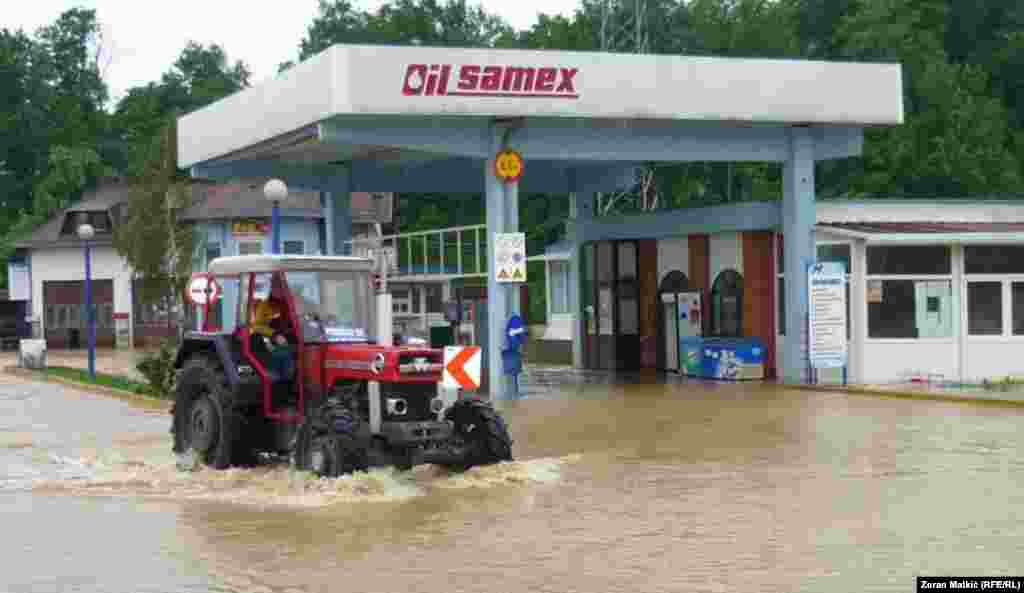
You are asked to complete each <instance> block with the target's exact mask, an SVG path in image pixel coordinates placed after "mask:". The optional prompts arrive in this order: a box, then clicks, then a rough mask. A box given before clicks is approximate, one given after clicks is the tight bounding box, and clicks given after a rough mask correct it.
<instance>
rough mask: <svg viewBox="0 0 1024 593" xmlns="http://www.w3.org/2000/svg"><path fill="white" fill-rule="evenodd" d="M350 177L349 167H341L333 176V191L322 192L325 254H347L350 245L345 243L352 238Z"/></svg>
mask: <svg viewBox="0 0 1024 593" xmlns="http://www.w3.org/2000/svg"><path fill="white" fill-rule="evenodd" d="M351 186H352V177H351V173H350V171H349V168H348V167H347V166H346V167H342V168H339V169H338V172H337V173H336V174H335V175H334V176H333V183H331V187H340V188H344V189H337V190H335V191H330V192H324V197H323V203H324V232H325V234H326V235H327V237H326V239H327V241H326V242H327V255H349V254H350V253H351V251H350V249H349V248H350V246H349V245H347V244H346V243H345V241H348V240H350V239H351V238H352V199H351V192H350V189H349V188H351Z"/></svg>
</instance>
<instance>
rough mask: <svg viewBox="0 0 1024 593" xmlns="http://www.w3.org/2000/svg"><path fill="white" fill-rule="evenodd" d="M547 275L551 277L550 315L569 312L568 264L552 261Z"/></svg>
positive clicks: (549, 263)
mask: <svg viewBox="0 0 1024 593" xmlns="http://www.w3.org/2000/svg"><path fill="white" fill-rule="evenodd" d="M548 266H550V269H549V274H550V277H551V287H550V293H551V313H552V314H554V315H560V314H564V313H568V312H569V262H564V261H552V262H548Z"/></svg>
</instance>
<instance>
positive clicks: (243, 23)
mask: <svg viewBox="0 0 1024 593" xmlns="http://www.w3.org/2000/svg"><path fill="white" fill-rule="evenodd" d="M2 1H3V4H4V8H3V16H2V17H0V27H5V28H8V29H24V30H25V31H26V32H27V33H34V32H35V30H36V29H37V28H38V27H40V26H43V25H46V24H48V23H51V22H53V21H54V20H56V18H57V17H58V16H59V15H60V13H61V12H63V11H65V10H67V9H69V8H73V7H76V6H78V7H83V8H93V9H95V10H96V14H97V17H98V18H99V20H100V22H101V23H102V25H103V27H104V36H105V38H106V39H105V46H106V47H107V49H108V50H109V54H108V55H109V60H108V63H107V66H106V71H105V79H106V81H107V85H108V86H109V88H110V92H111V96H112V98H114V99H117V98H118V97H120V96H121V95H122V94H123V93H124V91H125V89H128V88H131V87H133V86H136V85H142V84H146V83H147V82H150V81H153V80H158V79H159V78H160V75H161V74H163V72H164V71H166V70H167V69H168V68H170V66H171V63H172V62H173V61H174V60H175V59H176V58H177V56H178V54H179V53H180V52H181V49H182V48H183V47H184V46H185V43H186V42H187V41H188V40H194V41H197V42H199V43H218V44H220V45H221V46H222V47H223V48H224V50H225V51H226V52H227V54H228V59H229V60H231V62H232V63H233V62H234V61H235V60H243V61H245V63H246V64H248V66H249V69H250V70H251V71H252V73H253V76H252V82H253V83H257V82H259V81H260V80H262V79H264V78H267V77H270V76H273V75H274V74H275V73H276V72H277V65H278V64H279V63H281V62H284V61H286V60H293V59H295V58H296V57H297V56H298V53H299V41H300V40H301V39H302V37H303V35H304V34H305V31H306V27H307V26H308V25H309V23H311V22H312V20H313V18H314V17H315V16H316V13H317V0H286V1H284V2H259V1H255V2H254V1H252V0H248V1H244V2H243V1H241V0H175V1H173V2H162V1H156V0H80V1H77V2H69V1H66V0H65V1H61V0H20V1H19V0H2ZM381 3H382V2H381V0H353V4H355V5H356V6H358V7H361V8H364V9H371V10H372V9H376V8H377V7H378V6H379V5H380V4H381ZM470 4H482V5H483V7H484V10H487V11H488V12H490V13H492V14H497V15H499V16H502V17H504V18H505V20H506V21H508V22H509V23H511V24H512V26H513V27H515V28H517V29H525V28H527V27H529V26H530V25H531V24H533V23H534V22H535V20H536V16H537V12H538V11H544V12H545V13H547V14H565V15H569V14H571V13H572V11H573V10H574V9H575V8H576V6H577V5H578V0H483V1H482V2H480V1H479V0H470Z"/></svg>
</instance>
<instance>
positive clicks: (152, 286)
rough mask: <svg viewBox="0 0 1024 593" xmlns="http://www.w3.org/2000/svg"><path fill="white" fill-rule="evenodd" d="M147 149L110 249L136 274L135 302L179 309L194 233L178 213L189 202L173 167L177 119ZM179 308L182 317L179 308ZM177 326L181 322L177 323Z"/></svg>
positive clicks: (169, 120) (185, 187)
mask: <svg viewBox="0 0 1024 593" xmlns="http://www.w3.org/2000/svg"><path fill="white" fill-rule="evenodd" d="M165 122H166V123H165V125H164V126H163V127H162V128H161V130H160V133H159V134H157V135H156V136H154V137H153V138H152V140H151V141H150V142H149V143H148V145H146V148H147V152H146V154H145V155H144V158H143V159H142V160H141V162H142V163H144V165H143V166H142V168H141V169H140V170H139V171H137V172H136V173H134V174H133V175H132V176H131V177H130V181H131V186H132V191H131V192H130V194H129V199H128V208H127V214H126V216H125V219H124V220H122V221H121V222H120V223H119V224H118V225H117V227H116V229H115V232H114V247H115V248H116V249H117V251H118V253H120V254H121V255H122V256H123V257H124V258H125V259H126V260H127V261H128V264H129V265H130V266H131V268H132V270H133V271H134V272H135V277H136V280H137V283H136V286H137V287H138V290H137V291H136V292H135V296H136V298H137V299H138V300H139V302H141V303H144V304H152V303H161V302H164V303H167V304H169V305H172V306H173V305H180V299H181V295H183V294H184V291H185V287H186V285H187V283H188V279H189V276H190V274H191V267H192V250H193V233H192V229H191V227H190V226H188V225H183V224H179V222H178V220H177V217H176V214H177V212H178V211H179V210H180V209H182V208H187V207H188V206H189V205H190V202H191V194H190V188H189V185H188V183H187V181H186V180H185V179H184V178H183V176H182V175H180V174H179V172H178V168H177V126H176V124H177V118H176V117H175V114H172V115H171V116H170V117H168V118H167V119H165ZM178 310H179V311H181V312H182V314H183V313H184V309H183V308H182V307H178ZM179 321H180V322H181V323H179V327H181V326H183V323H184V319H183V318H182V319H179Z"/></svg>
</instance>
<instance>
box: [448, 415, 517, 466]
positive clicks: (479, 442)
mask: <svg viewBox="0 0 1024 593" xmlns="http://www.w3.org/2000/svg"><path fill="white" fill-rule="evenodd" d="M445 418H446V419H447V420H449V421H451V422H452V423H453V424H454V425H455V438H456V439H459V440H461V441H462V442H463V443H464V445H465V446H466V447H468V453H467V455H466V458H465V461H464V462H463V463H461V464H459V465H458V466H449V469H456V470H460V471H465V470H467V469H469V468H471V467H473V466H477V465H491V464H494V463H499V462H502V461H512V437H511V436H510V435H509V433H508V427H507V426H506V425H505V420H504V419H503V418H502V417H501V416H500V415H499V414H498V412H497V411H496V410H495V409H494V408H493V407H492V406H491V405H490V404H487V403H485V402H482V401H477V400H465V401H460V402H457V403H456V404H455V405H453V406H452V407H451V408H450V409H449V410H448V412H447V413H446V414H445Z"/></svg>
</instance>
